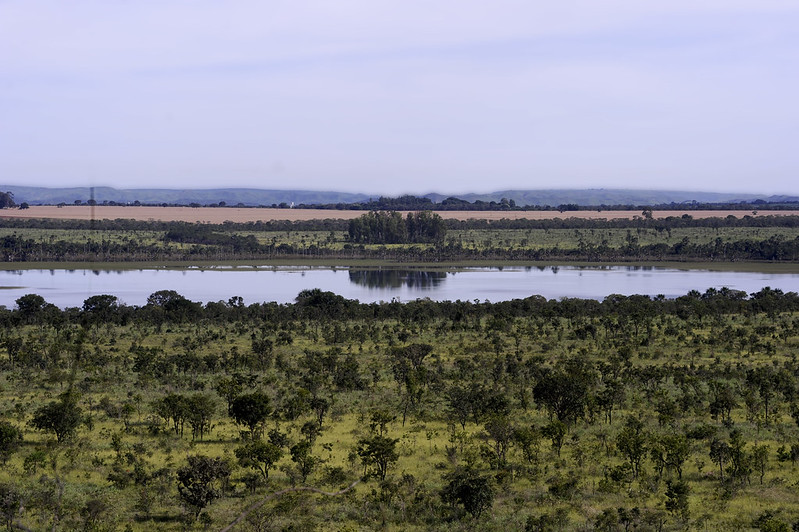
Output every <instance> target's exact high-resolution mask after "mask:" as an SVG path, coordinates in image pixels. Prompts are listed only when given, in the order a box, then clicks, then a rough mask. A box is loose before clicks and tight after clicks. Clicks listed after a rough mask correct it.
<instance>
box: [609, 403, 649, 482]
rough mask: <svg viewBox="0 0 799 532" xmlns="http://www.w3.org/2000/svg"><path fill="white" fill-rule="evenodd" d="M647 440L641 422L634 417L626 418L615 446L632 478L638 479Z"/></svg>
mask: <svg viewBox="0 0 799 532" xmlns="http://www.w3.org/2000/svg"><path fill="white" fill-rule="evenodd" d="M647 440H648V437H647V435H646V432H645V431H644V424H643V422H642V421H641V420H640V419H638V418H636V417H634V416H630V417H628V418H627V421H626V423H625V424H624V428H623V429H621V432H619V434H618V436H617V437H616V446H617V447H618V448H619V451H621V454H623V455H624V457H625V458H626V459H627V461H628V462H629V464H630V467H631V468H632V471H633V477H634V478H638V473H639V472H640V471H641V463H642V462H643V460H644V457H645V456H646V452H647V443H648V442H647Z"/></svg>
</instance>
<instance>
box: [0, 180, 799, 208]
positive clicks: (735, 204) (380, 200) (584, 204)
mask: <svg viewBox="0 0 799 532" xmlns="http://www.w3.org/2000/svg"><path fill="white" fill-rule="evenodd" d="M0 190H3V191H5V192H2V193H0V207H13V206H15V205H16V204H19V205H23V204H28V205H64V206H65V205H87V204H88V205H92V204H95V205H110V206H118V205H120V206H128V205H129V206H139V205H150V206H187V207H269V208H286V209H288V208H308V209H335V210H385V211H389V210H396V211H411V210H413V211H418V210H438V211H447V210H459V211H461V210H474V211H503V210H508V211H510V210H558V211H561V212H563V211H574V210H595V209H600V210H630V209H641V208H643V207H652V208H657V209H660V210H664V209H665V210H668V209H680V210H685V209H703V210H706V209H738V210H755V209H759V210H764V209H796V208H799V197H796V196H767V195H753V194H737V195H734V194H722V193H703V192H681V191H651V190H650V191H647V190H623V189H620V190H604V189H595V190H506V191H500V192H492V193H488V194H472V193H466V194H458V195H443V194H425V195H421V196H417V195H402V196H398V197H385V196H381V197H377V199H375V198H374V197H370V196H368V195H366V194H353V193H340V192H322V191H301V190H260V189H211V190H168V189H139V190H120V189H114V188H109V187H94V188H89V187H83V188H43V187H19V186H4V185H0Z"/></svg>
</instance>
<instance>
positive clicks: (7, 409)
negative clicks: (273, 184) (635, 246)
mask: <svg viewBox="0 0 799 532" xmlns="http://www.w3.org/2000/svg"><path fill="white" fill-rule="evenodd" d="M797 348H799V296H797V294H795V293H787V294H786V293H782V292H781V291H779V290H772V289H768V288H765V289H763V290H761V291H759V292H757V293H753V294H745V293H741V292H736V291H733V290H726V289H725V290H708V291H707V292H705V293H704V294H700V293H698V292H692V293H689V294H686V295H685V296H682V297H679V298H677V299H674V300H666V299H663V298H649V297H646V296H630V297H624V296H618V295H611V296H608V297H607V298H606V299H605V300H604V301H601V302H599V301H593V300H582V299H564V300H561V301H554V300H551V301H547V300H544V299H543V298H540V297H531V298H527V299H524V300H514V301H508V302H502V303H494V304H491V303H478V302H464V301H456V302H441V303H436V302H432V301H426V300H420V301H416V302H410V303H404V304H400V303H375V304H360V303H358V302H355V301H351V300H347V299H344V298H342V297H340V296H337V295H335V294H332V293H329V292H322V291H319V290H306V291H303V292H302V293H300V294H299V295H298V297H297V299H296V302H295V303H293V304H288V305H280V304H276V303H262V304H252V305H249V306H245V305H244V304H243V303H242V299H241V298H239V297H231V298H230V299H229V300H228V301H220V302H215V303H208V304H205V305H201V304H199V303H195V302H192V301H189V300H187V299H186V298H184V297H183V296H181V295H180V294H178V293H176V292H173V291H169V290H167V291H160V292H156V293H154V294H152V295H151V296H150V298H149V299H148V301H147V304H146V305H144V306H142V307H129V306H124V305H120V304H119V302H118V300H117V299H116V298H115V297H114V296H109V295H98V296H92V297H90V298H88V299H86V301H85V302H84V303H83V305H82V307H80V308H68V309H58V308H56V307H54V306H53V305H51V304H49V303H48V302H47V301H46V300H45V299H44V298H43V297H42V296H40V295H36V294H29V295H26V296H23V297H21V298H19V299H18V300H17V301H16V305H15V307H14V308H13V309H0V365H1V366H2V380H1V381H0V397H2V401H1V402H0V405H2V410H1V411H0V461H2V465H0V516H2V524H3V526H6V527H7V528H8V529H14V528H16V529H20V530H45V529H46V530H120V531H122V530H153V529H160V530H186V529H188V530H204V529H212V530H219V529H222V528H223V527H226V526H228V525H229V524H231V523H234V521H235V522H236V524H235V525H234V527H233V529H234V530H288V529H291V530H297V529H301V530H364V529H388V530H528V531H540V530H601V531H617V530H618V531H621V530H684V529H702V530H763V531H765V530H769V531H773V530H791V528H792V527H793V528H794V529H796V526H797V525H796V523H797V522H799V495H797V483H798V482H799V473H797V461H798V460H799V362H797V358H796V354H797ZM248 510H251V511H248Z"/></svg>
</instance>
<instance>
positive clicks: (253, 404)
mask: <svg viewBox="0 0 799 532" xmlns="http://www.w3.org/2000/svg"><path fill="white" fill-rule="evenodd" d="M271 413H272V405H271V400H270V399H269V396H268V395H266V394H265V393H263V392H252V393H246V394H242V395H240V396H238V397H236V398H235V399H234V400H233V403H232V404H231V405H230V415H231V417H233V419H234V420H235V421H236V423H238V424H239V425H244V426H245V427H247V428H248V429H249V430H250V433H251V434H252V435H253V436H255V434H256V432H258V430H259V429H260V427H262V426H263V424H264V423H265V422H266V420H267V418H268V417H269V414H271Z"/></svg>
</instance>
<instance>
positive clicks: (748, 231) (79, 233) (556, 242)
mask: <svg viewBox="0 0 799 532" xmlns="http://www.w3.org/2000/svg"><path fill="white" fill-rule="evenodd" d="M165 233H166V231H154V230H153V231H145V230H135V231H130V230H103V231H93V230H89V229H82V230H69V229H18V228H14V229H12V228H2V227H0V238H3V237H6V236H10V235H17V236H18V237H20V238H23V239H32V240H34V241H36V242H39V243H45V244H46V243H48V242H54V241H65V242H72V243H78V244H83V243H96V244H97V243H101V242H104V241H105V242H113V243H126V242H130V241H133V242H136V243H138V244H142V245H149V244H160V243H163V242H164V235H165ZM226 233H229V234H231V235H236V236H240V237H248V236H253V237H254V238H255V239H256V240H257V241H258V242H259V243H260V244H262V245H270V244H271V245H274V246H280V245H281V244H286V245H290V246H294V247H297V248H300V249H302V248H310V247H311V246H317V247H320V248H329V249H332V250H342V249H344V246H345V245H346V244H347V243H348V240H347V233H346V231H244V230H242V231H229V232H226ZM796 236H797V232H796V229H795V228H791V227H719V228H708V227H682V228H674V229H671V230H658V229H649V228H632V229H628V228H621V229H618V228H611V229H464V230H461V229H454V230H450V231H448V232H447V241H448V242H452V243H458V244H460V245H462V246H463V247H465V248H467V249H475V250H484V249H488V248H498V249H533V250H535V249H543V248H551V247H555V246H557V247H559V248H561V249H566V250H570V249H579V248H580V246H581V245H583V246H585V245H593V246H601V245H606V246H610V247H614V248H616V247H621V246H624V245H625V244H627V243H628V242H629V239H630V238H631V237H632V238H635V240H636V241H637V243H638V244H639V245H650V244H668V245H674V244H676V243H679V242H682V241H683V240H685V239H687V241H688V242H691V243H694V244H707V243H711V242H715V241H716V240H717V239H721V241H722V242H736V241H739V240H755V241H760V240H768V239H769V238H778V239H793V238H795V237H796ZM417 246H419V247H423V248H432V247H433V246H434V245H433V244H417ZM184 247H185V246H184ZM365 247H366V248H368V249H377V248H378V247H380V246H379V245H376V244H368V245H366V246H365ZM395 247H398V246H395Z"/></svg>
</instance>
